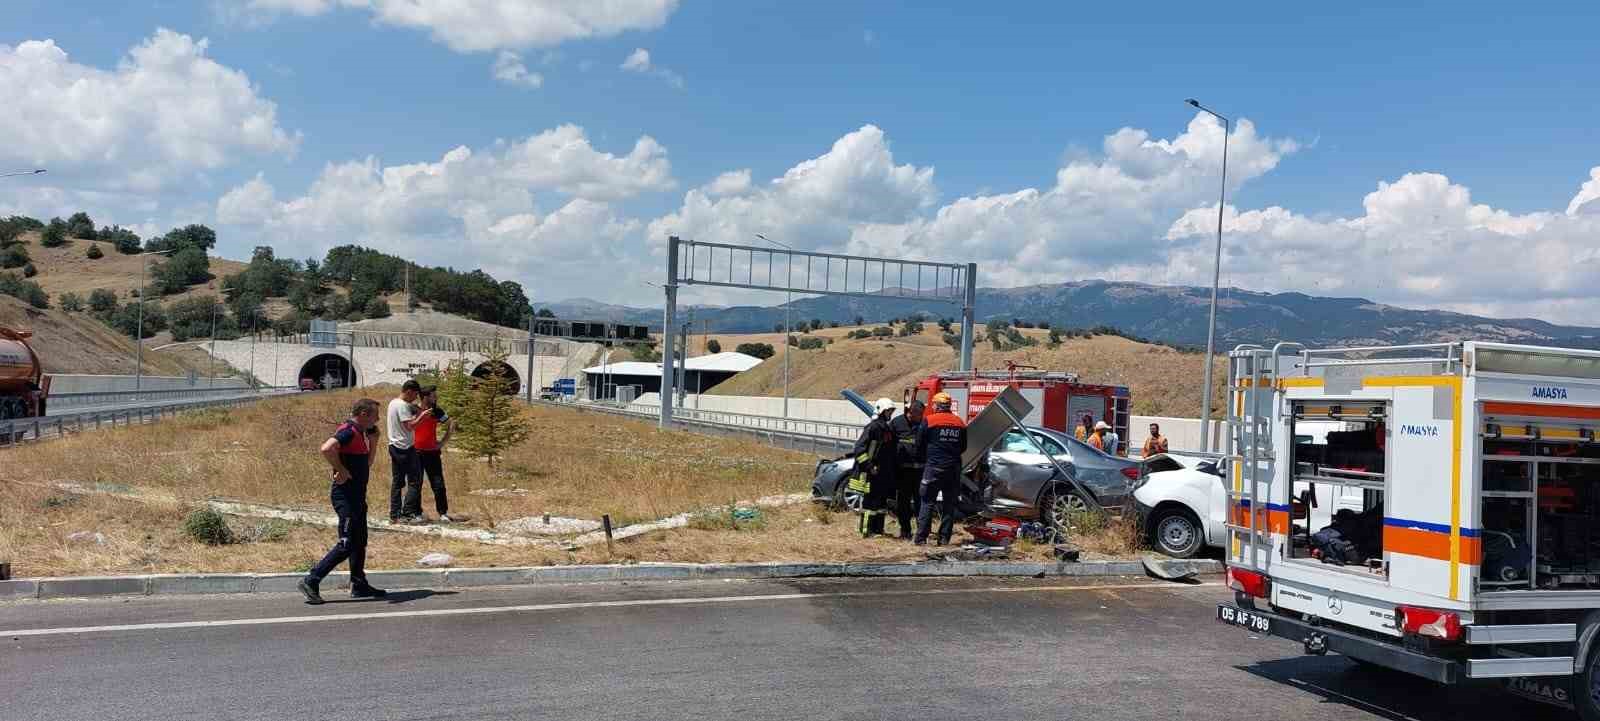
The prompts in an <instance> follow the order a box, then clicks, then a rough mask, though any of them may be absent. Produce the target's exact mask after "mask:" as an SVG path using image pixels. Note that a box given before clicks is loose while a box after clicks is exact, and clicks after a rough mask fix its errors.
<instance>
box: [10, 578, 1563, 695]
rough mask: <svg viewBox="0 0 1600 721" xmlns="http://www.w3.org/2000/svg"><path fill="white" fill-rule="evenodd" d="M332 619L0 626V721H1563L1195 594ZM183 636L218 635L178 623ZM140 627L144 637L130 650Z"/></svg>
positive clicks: (1024, 595)
mask: <svg viewBox="0 0 1600 721" xmlns="http://www.w3.org/2000/svg"><path fill="white" fill-rule="evenodd" d="M328 597H329V598H330V600H335V599H337V601H336V602H331V603H329V604H327V605H325V606H320V607H309V606H305V605H303V604H302V603H300V601H299V599H298V596H284V595H270V596H241V597H223V596H217V597H165V598H160V597H142V598H132V599H96V600H67V601H26V602H13V603H9V604H0V688H4V689H5V691H4V694H3V696H4V700H3V701H0V716H3V717H4V718H6V719H8V721H24V720H26V719H101V718H104V719H117V718H139V719H151V720H152V721H158V720H165V719H191V718H192V719H208V720H210V719H272V720H273V721H278V720H280V719H289V718H313V717H315V718H336V719H342V720H348V721H355V720H358V719H399V718H407V719H489V718H508V719H510V718H516V719H535V718H545V719H607V720H610V719H651V720H655V719H692V720H694V721H705V720H706V719H725V718H739V719H808V720H811V719H850V720H851V721H859V720H860V719H880V718H882V719H890V718H893V719H912V718H917V719H1007V720H1008V721H1009V720H1013V719H1052V720H1054V719H1112V720H1122V719H1129V720H1131V719H1227V720H1228V721H1236V720H1237V719H1315V720H1316V721H1332V720H1336V719H1416V720H1417V721H1445V720H1446V719H1448V720H1450V721H1472V720H1475V719H1485V720H1487V719H1507V718H1517V719H1519V721H1536V720H1539V719H1559V718H1565V716H1564V714H1563V712H1561V711H1559V710H1556V709H1549V708H1547V707H1544V706H1540V705H1537V704H1534V703H1531V702H1528V701H1524V700H1521V699H1518V698H1515V697H1512V696H1509V695H1506V694H1504V693H1502V692H1500V691H1499V690H1498V689H1496V688H1494V687H1467V688H1458V689H1450V690H1447V689H1445V688H1443V687H1438V686H1434V685H1432V684H1430V683H1428V682H1425V681H1421V680H1414V681H1413V680H1410V679H1408V678H1405V677H1395V676H1390V675H1388V674H1383V673H1373V672H1368V671H1362V670H1358V669H1356V668H1355V667H1353V666H1352V665H1351V664H1350V663H1349V662H1347V661H1346V660H1344V659H1341V658H1338V657H1308V656H1303V655H1301V652H1300V649H1299V648H1298V646H1297V645H1295V644H1292V643H1289V642H1286V641H1282V640H1277V639H1257V638H1253V637H1251V636H1250V635H1248V634H1247V633H1245V632H1244V631H1242V630H1239V629H1235V628H1230V627H1224V626H1221V625H1219V624H1217V623H1216V622H1215V621H1213V620H1212V619H1213V617H1214V615H1215V612H1214V604H1215V603H1216V602H1217V601H1219V600H1224V599H1227V598H1230V597H1231V595H1230V593H1229V592H1228V591H1226V589H1223V588H1221V587H1219V586H1217V585H1214V584H1207V585H1202V586H1178V585H1173V584H1161V583H1159V582H1153V581H1147V580H1144V579H1127V578H1124V579H1116V578H1113V579H1096V580H1086V581H1066V580H1063V579H1042V580H1023V581H996V580H976V579H973V580H966V579H950V580H938V579H902V580H889V579H856V580H791V581H762V582H755V581H721V582H711V581H708V582H679V583H667V584H587V585H569V586H556V587H533V588H515V589H487V590H472V591H462V592H458V593H450V592H430V591H413V592H407V593H400V594H395V595H394V596H392V597H391V598H390V599H388V600H386V601H360V602H357V601H349V600H347V599H345V598H344V597H342V596H341V595H340V594H338V593H331V592H330V593H329V594H328ZM199 622H220V623H217V624H213V625H206V626H195V625H187V626H178V627H173V626H171V624H195V623H199ZM138 624H157V625H156V626H153V627H142V628H126V627H125V626H128V625H138ZM162 624H166V625H162ZM107 626H122V627H124V628H120V629H106V628H104V627H107ZM84 627H88V628H84ZM24 631H28V632H31V633H26V634H25V633H23V632H24Z"/></svg>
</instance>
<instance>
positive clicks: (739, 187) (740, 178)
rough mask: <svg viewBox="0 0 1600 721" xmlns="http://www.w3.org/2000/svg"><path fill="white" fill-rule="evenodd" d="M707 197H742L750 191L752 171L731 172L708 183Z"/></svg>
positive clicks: (747, 169) (705, 188) (706, 188)
mask: <svg viewBox="0 0 1600 721" xmlns="http://www.w3.org/2000/svg"><path fill="white" fill-rule="evenodd" d="M703 190H704V191H705V193H706V195H710V196H718V195H742V194H744V193H746V192H748V191H749V190H750V169H749V168H745V169H743V170H730V171H728V172H726V173H723V174H721V175H718V176H717V177H716V179H715V180H712V181H711V182H709V183H706V185H705V187H704V188H703Z"/></svg>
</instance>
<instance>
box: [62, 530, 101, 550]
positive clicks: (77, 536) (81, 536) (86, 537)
mask: <svg viewBox="0 0 1600 721" xmlns="http://www.w3.org/2000/svg"><path fill="white" fill-rule="evenodd" d="M67 540H68V541H71V542H73V543H93V544H95V545H97V546H104V545H106V537H105V534H103V533H99V532H97V531H77V532H75V533H69V534H67Z"/></svg>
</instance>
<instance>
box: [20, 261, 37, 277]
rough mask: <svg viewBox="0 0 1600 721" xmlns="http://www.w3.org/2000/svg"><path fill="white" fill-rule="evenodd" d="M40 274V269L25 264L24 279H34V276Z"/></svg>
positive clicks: (23, 267)
mask: <svg viewBox="0 0 1600 721" xmlns="http://www.w3.org/2000/svg"><path fill="white" fill-rule="evenodd" d="M38 274H39V269H38V268H35V267H33V264H32V263H27V264H24V265H23V266H22V277H24V278H32V277H33V276H36V275H38Z"/></svg>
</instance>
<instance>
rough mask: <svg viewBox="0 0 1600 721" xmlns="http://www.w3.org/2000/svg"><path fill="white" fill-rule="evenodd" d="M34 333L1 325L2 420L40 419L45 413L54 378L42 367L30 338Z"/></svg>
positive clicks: (0, 410)
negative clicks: (29, 340)
mask: <svg viewBox="0 0 1600 721" xmlns="http://www.w3.org/2000/svg"><path fill="white" fill-rule="evenodd" d="M31 337H33V333H32V332H31V331H25V330H13V329H11V328H6V327H3V326H0V420H10V419H13V418H37V417H40V416H43V415H44V414H45V398H46V397H47V396H49V395H50V376H47V375H45V374H44V368H43V367H42V366H40V365H39V354H38V353H35V352H34V350H33V346H31V345H29V344H28V339H29V338H31Z"/></svg>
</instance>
